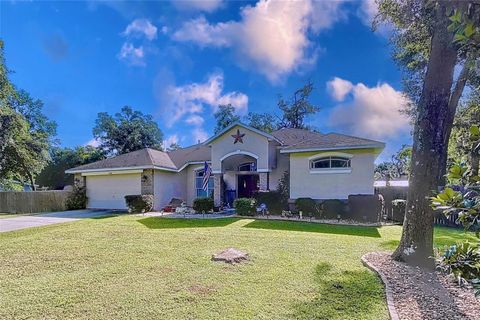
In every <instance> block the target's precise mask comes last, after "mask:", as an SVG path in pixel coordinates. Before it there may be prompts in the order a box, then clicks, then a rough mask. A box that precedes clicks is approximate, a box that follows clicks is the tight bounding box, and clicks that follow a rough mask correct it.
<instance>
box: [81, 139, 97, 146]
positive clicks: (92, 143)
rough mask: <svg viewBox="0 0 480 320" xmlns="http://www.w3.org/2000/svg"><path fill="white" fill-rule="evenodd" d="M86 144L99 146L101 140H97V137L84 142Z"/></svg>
mask: <svg viewBox="0 0 480 320" xmlns="http://www.w3.org/2000/svg"><path fill="white" fill-rule="evenodd" d="M84 146H92V147H95V148H97V147H99V146H100V140H97V139H95V138H93V139H91V140H89V141H88V142H87V143H85V144H84Z"/></svg>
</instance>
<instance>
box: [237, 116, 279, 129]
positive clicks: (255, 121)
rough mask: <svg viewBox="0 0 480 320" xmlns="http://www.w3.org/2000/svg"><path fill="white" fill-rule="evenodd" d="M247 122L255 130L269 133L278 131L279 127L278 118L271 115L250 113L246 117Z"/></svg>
mask: <svg viewBox="0 0 480 320" xmlns="http://www.w3.org/2000/svg"><path fill="white" fill-rule="evenodd" d="M245 122H246V124H248V125H249V126H251V127H253V128H255V129H258V130H262V131H264V132H268V133H271V132H272V131H275V130H277V129H278V127H279V120H278V118H277V117H276V116H275V115H273V114H270V113H255V112H249V113H248V115H246V116H245Z"/></svg>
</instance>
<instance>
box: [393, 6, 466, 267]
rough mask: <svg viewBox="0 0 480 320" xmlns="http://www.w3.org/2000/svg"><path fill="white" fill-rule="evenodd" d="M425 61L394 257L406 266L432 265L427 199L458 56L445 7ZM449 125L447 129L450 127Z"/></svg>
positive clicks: (438, 165)
mask: <svg viewBox="0 0 480 320" xmlns="http://www.w3.org/2000/svg"><path fill="white" fill-rule="evenodd" d="M435 20H436V26H435V29H434V31H433V37H432V42H431V50H430V58H429V61H428V66H427V72H426V75H425V79H424V83H423V90H422V95H421V97H420V103H419V106H418V108H419V110H418V115H417V119H416V122H415V128H414V134H413V150H412V163H411V174H410V178H409V190H408V197H407V207H406V214H405V221H404V223H403V233H402V238H401V241H400V245H399V246H398V248H397V249H396V250H395V252H394V253H393V258H394V259H396V260H400V261H404V262H406V263H408V264H411V265H419V266H424V267H431V268H433V266H434V260H433V259H432V257H433V211H432V209H431V207H430V200H429V197H430V196H431V195H432V192H433V191H434V190H436V189H437V188H438V182H439V177H438V172H439V171H440V170H441V167H442V164H441V162H442V161H443V157H442V155H443V152H444V151H445V148H446V143H445V141H447V140H448V137H447V135H448V133H449V132H450V131H449V121H450V117H449V101H450V96H451V94H450V92H451V90H452V84H453V69H454V67H455V64H456V61H457V51H456V50H455V48H454V45H453V42H452V40H453V34H451V33H450V32H449V31H448V30H447V27H448V24H449V21H448V18H447V16H446V12H445V7H444V3H442V2H439V3H438V4H437V8H436V19H435ZM450 126H451V124H450Z"/></svg>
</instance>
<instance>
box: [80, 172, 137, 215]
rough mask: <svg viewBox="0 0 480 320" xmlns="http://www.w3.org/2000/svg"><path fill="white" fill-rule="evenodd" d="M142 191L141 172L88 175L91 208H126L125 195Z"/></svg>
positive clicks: (89, 205)
mask: <svg viewBox="0 0 480 320" xmlns="http://www.w3.org/2000/svg"><path fill="white" fill-rule="evenodd" d="M140 193H141V182H140V174H118V175H117V174H115V175H105V176H88V177H87V197H88V208H91V209H126V208H127V207H126V205H125V196H126V195H129V194H140Z"/></svg>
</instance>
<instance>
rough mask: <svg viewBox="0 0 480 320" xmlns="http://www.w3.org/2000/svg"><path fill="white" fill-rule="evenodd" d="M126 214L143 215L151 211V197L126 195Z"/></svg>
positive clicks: (148, 195) (149, 195) (147, 195)
mask: <svg viewBox="0 0 480 320" xmlns="http://www.w3.org/2000/svg"><path fill="white" fill-rule="evenodd" d="M125 203H126V204H127V208H128V212H134V213H144V212H149V211H152V210H153V195H151V194H146V195H140V194H135V195H128V196H125Z"/></svg>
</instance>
